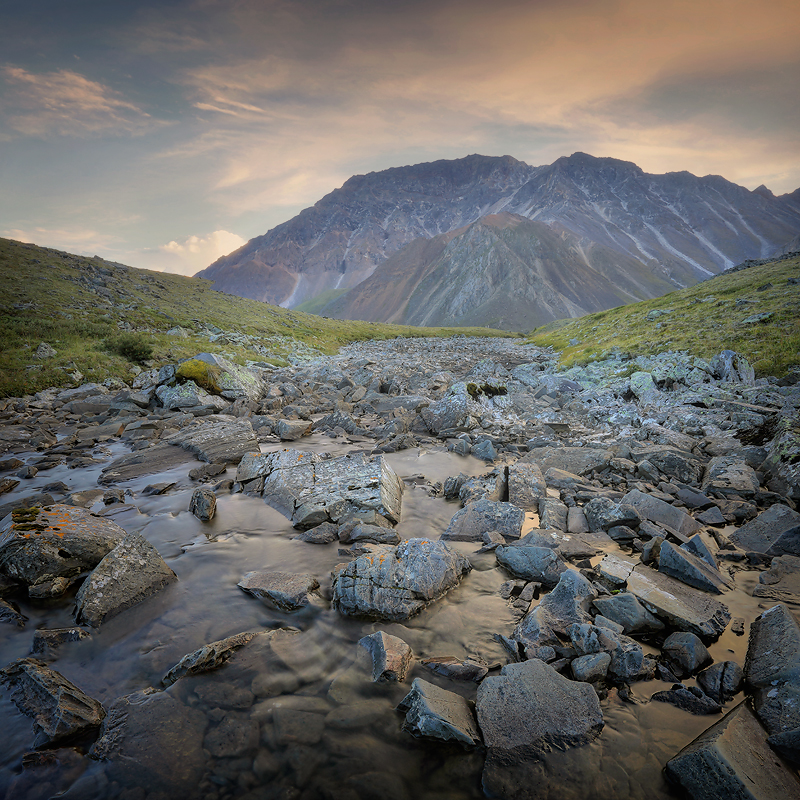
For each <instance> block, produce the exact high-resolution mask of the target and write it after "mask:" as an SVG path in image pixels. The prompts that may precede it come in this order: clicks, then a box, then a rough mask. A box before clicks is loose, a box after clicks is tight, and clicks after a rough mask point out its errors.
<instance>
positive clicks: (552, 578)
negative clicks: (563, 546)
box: [495, 545, 567, 587]
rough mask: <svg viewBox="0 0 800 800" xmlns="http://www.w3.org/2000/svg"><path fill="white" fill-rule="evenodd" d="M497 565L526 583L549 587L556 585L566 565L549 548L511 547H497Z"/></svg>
mask: <svg viewBox="0 0 800 800" xmlns="http://www.w3.org/2000/svg"><path fill="white" fill-rule="evenodd" d="M495 553H496V554H497V563H498V564H500V565H501V566H503V567H505V568H506V569H507V570H508V571H509V572H510V573H511V574H512V575H516V576H517V577H519V578H524V579H525V580H528V581H539V582H540V583H542V584H543V585H544V586H547V587H551V586H555V585H556V584H557V583H558V579H559V577H560V576H561V573H562V572H564V571H565V570H566V569H567V565H566V564H565V563H564V561H563V559H562V558H561V557H560V556H559V555H558V553H557V552H556V551H555V550H552V549H551V548H549V547H534V546H527V547H526V546H520V545H511V546H509V547H498V548H497V550H496V551H495Z"/></svg>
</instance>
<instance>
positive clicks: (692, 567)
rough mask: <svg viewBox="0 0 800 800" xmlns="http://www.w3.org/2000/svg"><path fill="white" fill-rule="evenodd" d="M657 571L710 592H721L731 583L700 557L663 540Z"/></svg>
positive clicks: (730, 585)
mask: <svg viewBox="0 0 800 800" xmlns="http://www.w3.org/2000/svg"><path fill="white" fill-rule="evenodd" d="M658 571H659V572H663V573H664V574H665V575H670V576H671V577H673V578H676V579H677V580H679V581H681V583H685V584H687V585H688V586H694V587H695V588H696V589H702V590H703V591H704V592H711V593H712V594H722V593H723V592H725V591H727V590H728V589H731V588H732V586H733V584H732V582H731V581H730V580H726V579H725V578H724V577H723V576H722V574H721V573H720V571H719V570H717V569H715V568H714V567H712V566H711V565H710V564H708V563H707V562H705V561H703V559H702V558H698V557H697V556H696V555H693V554H692V553H690V552H688V551H686V550H682V549H681V548H679V547H675V545H673V544H672V542H667V541H664V542H662V543H661V549H660V550H659V554H658Z"/></svg>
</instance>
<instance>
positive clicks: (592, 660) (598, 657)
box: [570, 652, 611, 683]
mask: <svg viewBox="0 0 800 800" xmlns="http://www.w3.org/2000/svg"><path fill="white" fill-rule="evenodd" d="M610 663H611V654H610V653H602V652H599V653H587V654H586V655H585V656H578V658H574V659H572V663H571V664H570V669H571V670H572V676H573V677H574V678H575V680H576V681H583V682H584V683H592V682H597V681H604V680H605V678H606V674H607V673H608V666H609V664H610Z"/></svg>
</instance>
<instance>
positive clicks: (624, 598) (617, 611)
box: [594, 592, 664, 633]
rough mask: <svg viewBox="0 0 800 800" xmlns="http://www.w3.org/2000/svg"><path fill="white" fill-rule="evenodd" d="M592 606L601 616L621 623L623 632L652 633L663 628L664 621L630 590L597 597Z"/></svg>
mask: <svg viewBox="0 0 800 800" xmlns="http://www.w3.org/2000/svg"><path fill="white" fill-rule="evenodd" d="M594 607H595V608H596V609H597V610H598V611H600V612H601V613H602V614H603V616H605V617H608V618H609V619H610V620H612V621H614V622H617V623H619V624H620V625H622V631H623V633H653V632H656V631H660V630H663V629H664V623H663V622H662V621H661V620H660V619H658V617H656V616H654V615H653V614H651V613H650V612H649V611H648V610H647V609H646V608H645V607H644V606H643V605H642V604H641V603H640V602H639V601H638V600H637V599H636V597H635V595H632V594H631V593H630V592H621V593H620V594H616V595H613V596H611V597H598V598H597V599H595V601H594Z"/></svg>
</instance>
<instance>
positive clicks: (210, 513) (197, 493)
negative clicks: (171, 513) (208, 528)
mask: <svg viewBox="0 0 800 800" xmlns="http://www.w3.org/2000/svg"><path fill="white" fill-rule="evenodd" d="M189 511H190V513H192V514H194V515H195V516H196V517H197V518H198V519H200V520H203V521H204V522H208V521H210V520H212V519H214V514H216V513H217V496H216V495H215V494H214V492H213V491H211V489H203V488H201V487H198V488H197V489H195V490H194V491H193V492H192V499H191V500H190V501H189Z"/></svg>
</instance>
